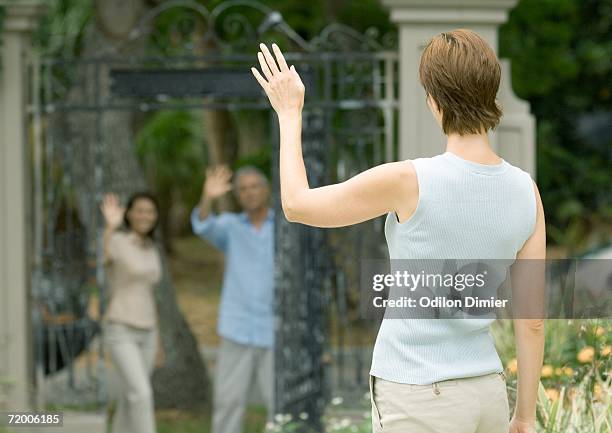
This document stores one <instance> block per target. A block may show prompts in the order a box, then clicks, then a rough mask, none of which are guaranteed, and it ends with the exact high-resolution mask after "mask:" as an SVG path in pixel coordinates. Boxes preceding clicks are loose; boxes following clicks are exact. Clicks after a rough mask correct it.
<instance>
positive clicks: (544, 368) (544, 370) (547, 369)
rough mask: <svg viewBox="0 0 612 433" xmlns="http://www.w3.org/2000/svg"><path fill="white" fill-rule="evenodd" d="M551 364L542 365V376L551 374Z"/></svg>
mask: <svg viewBox="0 0 612 433" xmlns="http://www.w3.org/2000/svg"><path fill="white" fill-rule="evenodd" d="M553 371H554V370H553V368H552V365H544V366H542V377H550V376H552V375H553Z"/></svg>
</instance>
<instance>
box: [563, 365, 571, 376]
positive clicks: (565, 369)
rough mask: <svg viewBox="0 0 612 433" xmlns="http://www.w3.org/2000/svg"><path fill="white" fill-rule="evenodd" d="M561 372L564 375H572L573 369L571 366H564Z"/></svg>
mask: <svg viewBox="0 0 612 433" xmlns="http://www.w3.org/2000/svg"><path fill="white" fill-rule="evenodd" d="M563 372H564V373H565V375H566V376H570V377H571V376H573V375H574V369H573V368H572V367H565V368H564V369H563Z"/></svg>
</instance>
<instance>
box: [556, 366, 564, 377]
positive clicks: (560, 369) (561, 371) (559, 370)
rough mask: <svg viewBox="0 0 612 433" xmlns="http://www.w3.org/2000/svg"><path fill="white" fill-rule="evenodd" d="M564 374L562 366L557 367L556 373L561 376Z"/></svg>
mask: <svg viewBox="0 0 612 433" xmlns="http://www.w3.org/2000/svg"><path fill="white" fill-rule="evenodd" d="M562 374H563V369H562V368H560V367H557V368H555V375H557V376H561V375H562Z"/></svg>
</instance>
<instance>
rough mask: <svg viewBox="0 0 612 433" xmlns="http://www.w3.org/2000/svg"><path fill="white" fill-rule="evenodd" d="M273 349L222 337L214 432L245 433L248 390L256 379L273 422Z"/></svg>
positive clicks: (216, 386)
mask: <svg viewBox="0 0 612 433" xmlns="http://www.w3.org/2000/svg"><path fill="white" fill-rule="evenodd" d="M273 361H274V350H273V349H268V348H264V347H256V346H250V345H245V344H239V343H235V342H233V341H231V340H228V339H226V338H223V339H222V340H221V346H220V347H219V354H218V357H217V365H216V368H215V383H214V402H213V428H212V433H242V431H243V419H244V412H245V409H246V405H247V403H248V397H249V390H250V387H251V382H252V380H253V379H254V378H256V380H257V384H258V385H259V389H260V391H261V394H262V395H263V397H264V399H265V401H266V406H267V408H268V421H271V420H272V419H273V413H272V411H273V404H274V400H273V398H274V397H273V390H274V377H273V368H274V367H273V365H274V364H273Z"/></svg>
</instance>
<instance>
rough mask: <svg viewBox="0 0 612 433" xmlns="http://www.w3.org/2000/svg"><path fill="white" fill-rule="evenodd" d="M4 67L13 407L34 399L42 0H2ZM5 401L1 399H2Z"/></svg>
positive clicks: (4, 336)
mask: <svg viewBox="0 0 612 433" xmlns="http://www.w3.org/2000/svg"><path fill="white" fill-rule="evenodd" d="M0 6H3V7H4V11H5V16H4V22H3V25H2V69H1V71H0V386H2V382H4V381H9V382H10V385H9V386H8V387H7V389H5V390H4V389H0V397H2V396H3V395H4V394H5V393H6V395H4V398H5V407H6V409H8V410H28V409H29V408H30V406H31V404H32V401H31V398H32V386H33V359H32V345H33V343H32V336H31V324H30V322H31V314H30V305H29V298H30V267H29V252H28V246H29V240H30V234H29V233H28V230H29V222H30V206H29V202H30V190H29V178H30V170H29V167H30V159H29V156H28V155H29V152H28V147H29V146H28V135H27V130H26V109H27V107H26V104H27V96H26V95H27V94H26V83H27V77H28V70H27V67H26V60H27V53H28V51H29V49H30V35H31V33H32V31H33V29H34V27H35V24H36V22H37V18H39V17H40V16H41V14H42V12H43V10H44V7H43V1H42V0H21V1H19V0H17V1H15V0H13V1H10V0H3V1H0ZM1 403H2V402H0V404H1Z"/></svg>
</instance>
